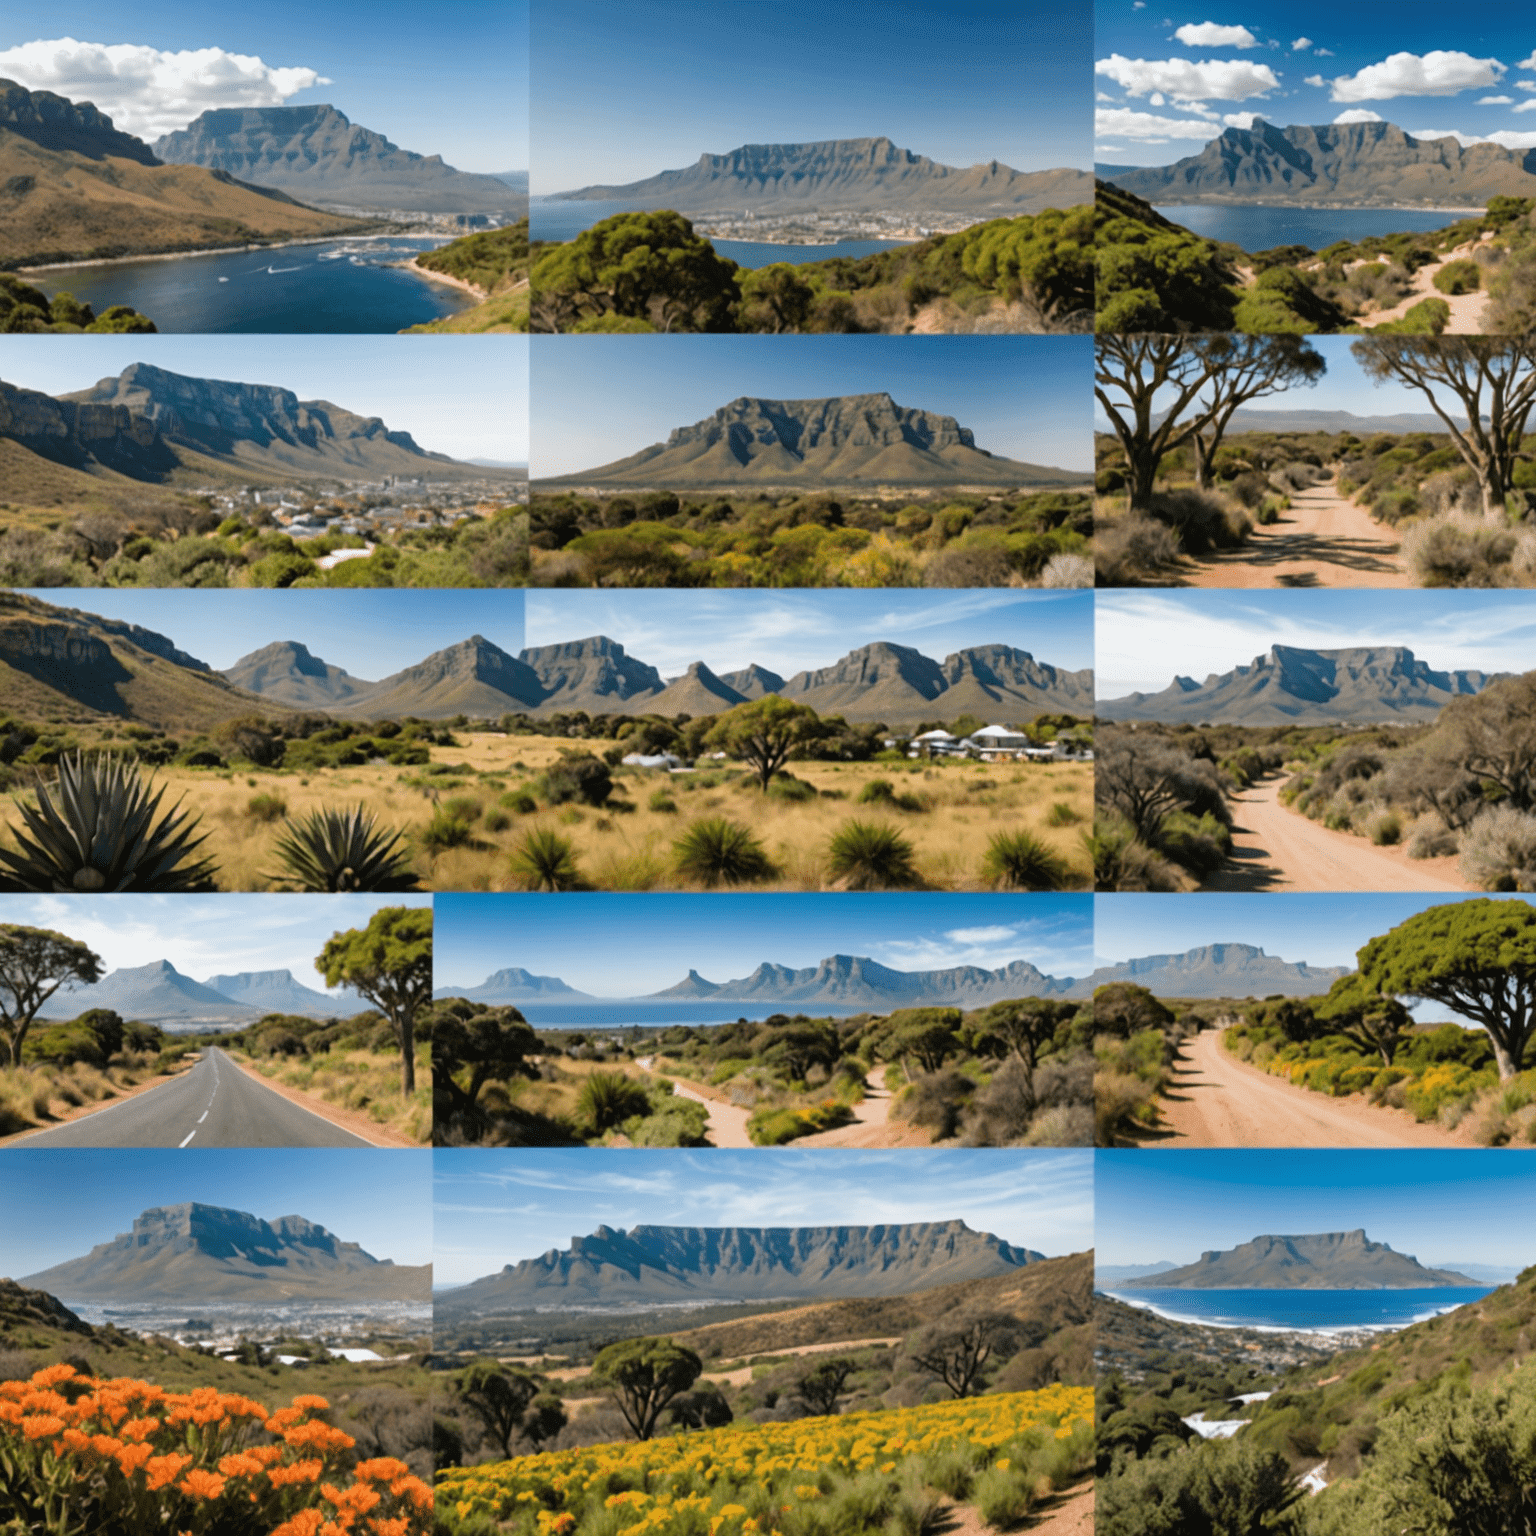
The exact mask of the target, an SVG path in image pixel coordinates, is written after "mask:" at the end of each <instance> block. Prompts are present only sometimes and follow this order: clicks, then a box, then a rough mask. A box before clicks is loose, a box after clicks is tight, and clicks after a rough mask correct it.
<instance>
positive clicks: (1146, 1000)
mask: <svg viewBox="0 0 1536 1536" xmlns="http://www.w3.org/2000/svg"><path fill="white" fill-rule="evenodd" d="M1172 1023H1173V1014H1172V1013H1170V1012H1169V1011H1168V1009H1166V1008H1165V1007H1163V1005H1162V1004H1161V1003H1160V1002H1159V1001H1158V1000H1157V998H1156V997H1154V996H1153V995H1152V993H1151V991H1150V990H1149V989H1148V988H1146V987H1138V986H1136V985H1135V984H1134V983H1132V982H1129V981H1112V982H1110V983H1109V985H1108V986H1103V987H1099V988H1097V989H1096V990H1095V991H1094V994H1093V1027H1094V1029H1095V1031H1096V1032H1097V1033H1099V1034H1101V1035H1118V1036H1120V1038H1121V1039H1123V1040H1129V1039H1130V1037H1131V1036H1132V1035H1135V1034H1140V1033H1141V1031H1142V1030H1144V1029H1166V1028H1167V1027H1168V1026H1169V1025H1170V1024H1172Z"/></svg>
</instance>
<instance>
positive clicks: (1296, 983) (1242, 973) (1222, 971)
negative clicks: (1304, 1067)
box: [1093, 944, 1350, 998]
mask: <svg viewBox="0 0 1536 1536" xmlns="http://www.w3.org/2000/svg"><path fill="white" fill-rule="evenodd" d="M1349 972H1350V967H1349V966H1347V965H1322V966H1318V965H1308V964H1307V963H1306V961H1305V960H1295V961H1292V960H1281V959H1280V958H1279V957H1278V956H1276V955H1269V954H1266V953H1265V952H1264V951H1263V950H1262V949H1258V948H1255V947H1254V946H1253V945H1252V944H1204V945H1201V946H1200V947H1199V948H1198V949H1187V950H1185V951H1184V953H1183V954H1181V955H1143V956H1141V957H1140V958H1139V959H1136V960H1127V961H1125V962H1123V963H1122V964H1120V965H1108V966H1100V967H1099V968H1098V969H1097V970H1096V971H1095V972H1094V973H1093V984H1094V986H1096V987H1103V986H1108V985H1109V984H1110V983H1112V982H1131V983H1133V984H1134V985H1136V986H1138V987H1146V988H1148V990H1150V991H1152V992H1155V993H1157V995H1158V996H1159V997H1190V998H1200V997H1273V996H1275V995H1276V994H1277V993H1279V994H1283V995H1284V996H1286V997H1317V996H1319V995H1320V994H1322V993H1324V992H1326V991H1327V990H1328V989H1329V988H1330V987H1331V986H1332V985H1333V984H1334V982H1335V981H1337V980H1338V979H1339V977H1340V976H1347V975H1348V974H1349Z"/></svg>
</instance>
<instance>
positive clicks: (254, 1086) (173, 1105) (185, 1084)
mask: <svg viewBox="0 0 1536 1536" xmlns="http://www.w3.org/2000/svg"><path fill="white" fill-rule="evenodd" d="M8 1145H9V1146H22V1147H29V1148H30V1147H186V1148H188V1150H192V1149H195V1148H197V1147H366V1146H370V1145H371V1143H370V1142H367V1141H364V1140H363V1138H362V1137H361V1136H354V1135H353V1134H352V1132H351V1131H344V1130H342V1129H341V1127H340V1126H337V1125H332V1124H331V1122H330V1121H329V1120H326V1119H323V1118H322V1117H321V1116H319V1115H317V1114H315V1113H313V1112H312V1111H311V1110H307V1109H304V1108H302V1107H301V1106H300V1105H298V1104H295V1103H293V1102H292V1101H291V1100H289V1099H285V1098H284V1097H283V1096H282V1094H280V1093H275V1092H273V1090H272V1089H270V1088H268V1087H267V1086H266V1085H265V1084H263V1083H260V1082H258V1081H257V1080H256V1079H255V1078H253V1077H252V1076H250V1074H249V1073H246V1072H242V1071H241V1070H240V1068H239V1067H237V1066H236V1065H235V1064H234V1062H233V1061H231V1060H230V1058H229V1057H228V1056H226V1055H225V1054H224V1052H223V1051H221V1050H219V1049H218V1047H217V1046H209V1047H208V1048H207V1049H206V1050H205V1051H204V1052H203V1054H202V1055H201V1056H200V1057H199V1058H198V1061H197V1065H196V1066H194V1067H193V1068H192V1070H191V1071H190V1072H188V1073H185V1074H184V1075H183V1076H181V1077H173V1078H172V1079H171V1080H170V1081H169V1082H167V1083H162V1084H161V1085H160V1086H159V1087H158V1088H151V1089H150V1090H149V1091H148V1092H147V1093H140V1094H136V1095H135V1096H134V1097H133V1098H131V1099H123V1100H122V1101H121V1102H119V1103H116V1104H110V1105H108V1106H107V1108H105V1109H100V1110H97V1111H96V1113H95V1114H93V1115H85V1116H82V1117H81V1118H80V1119H78V1120H71V1121H69V1122H68V1124H66V1125H60V1126H56V1127H54V1129H52V1130H48V1131H40V1132H38V1133H36V1134H34V1135H31V1136H20V1137H17V1138H16V1139H15V1140H13V1141H11V1142H9V1143H8Z"/></svg>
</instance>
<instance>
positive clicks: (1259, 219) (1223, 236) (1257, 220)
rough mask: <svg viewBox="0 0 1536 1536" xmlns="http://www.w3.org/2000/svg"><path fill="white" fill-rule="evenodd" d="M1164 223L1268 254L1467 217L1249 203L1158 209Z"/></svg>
mask: <svg viewBox="0 0 1536 1536" xmlns="http://www.w3.org/2000/svg"><path fill="white" fill-rule="evenodd" d="M1157 211H1158V212H1159V213H1160V214H1162V216H1163V217H1164V218H1165V219H1172V220H1173V222H1174V223H1175V224H1182V225H1183V226H1184V228H1185V229H1189V230H1193V231H1194V233H1195V234H1197V235H1204V236H1205V237H1206V239H1208V240H1230V241H1231V242H1232V243H1233V244H1234V245H1240V246H1242V248H1243V249H1244V250H1245V251H1268V250H1272V249H1273V248H1274V247H1275V246H1277V245H1309V246H1311V247H1312V249H1313V250H1314V251H1320V250H1322V249H1323V248H1324V247H1325V246H1329V245H1332V244H1333V243H1334V241H1336V240H1363V239H1365V237H1366V236H1367V235H1398V234H1403V233H1405V232H1408V231H1413V232H1414V233H1416V234H1422V233H1424V232H1425V231H1426V230H1431V229H1444V228H1445V226H1446V225H1447V224H1455V223H1457V222H1458V221H1459V220H1461V219H1466V218H1470V217H1471V215H1470V214H1467V213H1445V212H1437V211H1435V210H1434V209H1430V208H1270V207H1264V208H1260V207H1258V206H1256V205H1253V204H1238V205H1237V206H1235V207H1218V206H1215V205H1212V204H1210V203H1182V204H1163V203H1159V204H1158V205H1157Z"/></svg>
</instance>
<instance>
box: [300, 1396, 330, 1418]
mask: <svg viewBox="0 0 1536 1536" xmlns="http://www.w3.org/2000/svg"><path fill="white" fill-rule="evenodd" d="M293 1406H294V1407H295V1408H297V1409H298V1410H299V1412H300V1413H324V1412H325V1410H326V1409H327V1408H329V1407H330V1406H331V1405H330V1404H329V1403H328V1402H326V1400H325V1399H324V1398H323V1397H316V1396H315V1394H314V1393H313V1392H303V1393H300V1395H299V1396H298V1397H296V1398H294V1400H293Z"/></svg>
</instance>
